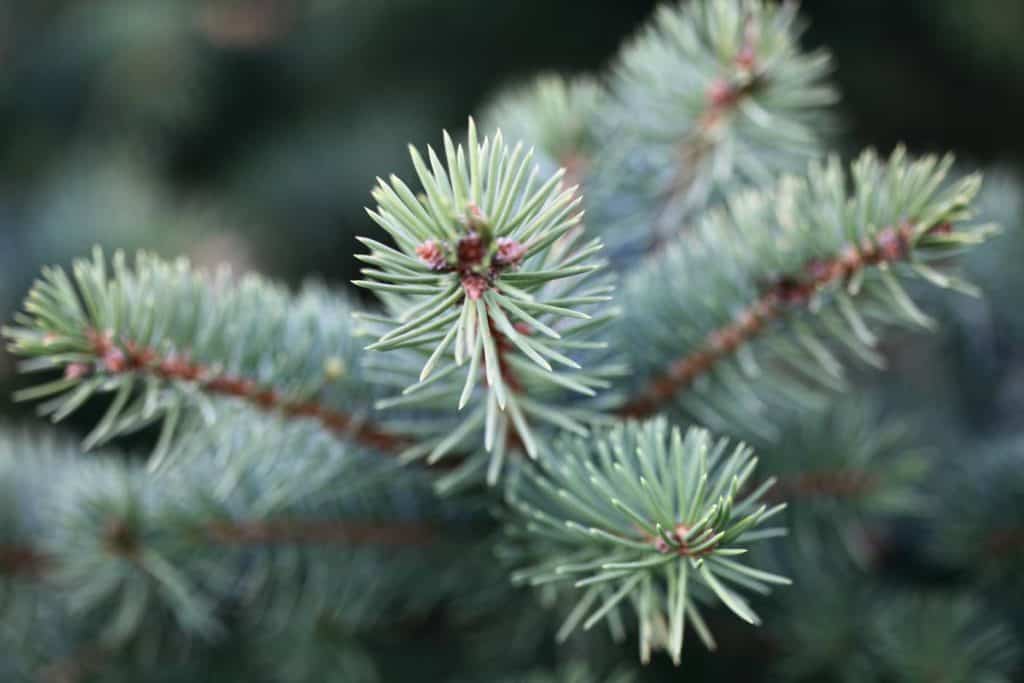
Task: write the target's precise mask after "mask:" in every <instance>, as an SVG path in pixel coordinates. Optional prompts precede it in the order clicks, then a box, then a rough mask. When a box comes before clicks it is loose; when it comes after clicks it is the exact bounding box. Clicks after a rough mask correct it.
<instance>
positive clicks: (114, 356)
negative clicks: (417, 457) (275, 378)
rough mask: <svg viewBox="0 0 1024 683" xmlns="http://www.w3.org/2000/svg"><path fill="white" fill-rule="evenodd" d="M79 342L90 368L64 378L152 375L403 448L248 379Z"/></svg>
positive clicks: (348, 418) (125, 345)
mask: <svg viewBox="0 0 1024 683" xmlns="http://www.w3.org/2000/svg"><path fill="white" fill-rule="evenodd" d="M85 336H86V338H87V339H88V340H89V343H90V345H91V350H92V353H93V355H94V357H95V360H96V363H95V364H93V365H88V364H85V363H82V362H81V361H78V362H75V363H72V364H71V365H68V366H66V367H65V369H64V376H65V378H68V379H80V378H85V377H89V376H90V374H91V373H92V372H94V371H95V372H98V373H102V374H104V375H110V376H116V375H120V374H137V375H152V376H154V377H158V378H160V379H163V380H168V381H171V382H189V383H194V384H195V385H196V386H198V387H199V388H200V389H201V390H202V391H203V392H205V393H208V394H210V395H213V396H224V397H229V398H237V399H241V400H243V401H245V402H247V403H249V404H250V405H253V406H255V407H257V408H260V409H261V410H265V411H268V412H275V413H278V414H280V415H282V416H284V417H286V418H309V419H312V420H315V421H317V422H319V423H320V424H322V425H323V426H324V427H325V428H326V429H328V430H329V431H333V432H336V433H337V434H338V435H340V436H342V437H344V438H349V439H352V440H353V441H355V442H357V443H360V444H362V445H364V446H368V447H371V448H373V449H376V450H379V451H383V452H395V451H398V450H401V449H402V448H404V447H407V446H408V444H409V441H408V438H407V437H404V436H400V435H398V434H394V433H391V432H389V431H387V430H385V429H384V428H382V427H381V426H379V425H376V424H374V423H372V422H370V421H368V420H365V419H359V418H356V417H355V416H353V415H350V414H348V413H346V412H344V411H341V410H333V409H331V408H329V407H327V406H325V405H323V404H322V403H320V402H318V401H316V400H306V401H294V400H291V399H289V398H288V397H287V395H286V394H285V393H284V392H282V391H279V390H276V389H274V388H273V387H268V386H263V385H260V384H258V383H256V382H255V381H253V380H251V379H248V378H244V377H238V376H234V375H230V374H226V373H219V372H217V371H216V370H215V369H213V368H212V367H210V366H206V365H202V364H200V363H197V362H194V361H191V360H189V359H188V358H186V357H184V356H173V355H168V356H161V355H160V354H159V353H158V352H157V351H156V350H155V349H153V348H152V347H140V346H139V345H138V344H137V343H135V342H134V341H133V340H130V339H119V340H118V342H117V343H116V344H115V343H114V341H113V340H112V339H111V337H110V335H109V334H101V333H99V332H97V331H96V330H87V331H86V333H85Z"/></svg>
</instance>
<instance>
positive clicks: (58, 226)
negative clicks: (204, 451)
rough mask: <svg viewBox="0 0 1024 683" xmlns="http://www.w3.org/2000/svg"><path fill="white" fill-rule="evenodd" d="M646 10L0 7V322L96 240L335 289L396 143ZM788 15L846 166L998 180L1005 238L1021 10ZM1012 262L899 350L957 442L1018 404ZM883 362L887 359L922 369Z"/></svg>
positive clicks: (1002, 256)
mask: <svg viewBox="0 0 1024 683" xmlns="http://www.w3.org/2000/svg"><path fill="white" fill-rule="evenodd" d="M654 5H655V2H653V0H630V1H629V2H620V1H612V0H608V1H593V0H559V1H557V2H548V1H546V0H545V1H542V0H516V1H515V2H495V3H486V4H481V3H479V2H477V1H476V0H375V1H374V2H363V1H359V0H180V1H176V2H168V1H167V0H36V1H33V2H23V1H21V0H0V317H2V318H3V319H4V320H9V319H10V315H11V313H12V312H13V310H14V308H15V306H16V305H17V303H18V301H19V300H20V298H21V297H22V296H23V295H24V293H25V291H26V289H27V287H28V285H29V284H30V283H31V280H32V278H33V277H34V276H35V274H36V273H37V272H38V270H39V266H40V265H42V264H45V263H66V262H67V261H68V260H69V259H70V258H71V257H72V256H75V255H79V254H82V253H84V252H85V251H86V250H87V249H88V248H89V247H90V246H91V245H92V244H95V243H99V244H102V245H104V246H105V247H107V248H115V247H120V248H124V249H127V250H129V251H132V250H134V249H136V248H139V247H146V248H149V249H153V250H155V251H157V252H159V253H161V254H163V255H166V256H171V255H176V254H182V253H183V254H187V255H189V256H190V257H191V258H192V259H193V260H194V261H196V262H198V263H201V264H211V265H212V264H215V263H218V262H222V261H227V262H230V263H233V264H234V265H235V266H236V268H237V269H239V270H242V269H258V270H260V271H262V272H264V273H266V274H268V275H271V276H274V277H278V278H281V279H283V280H285V281H287V282H291V283H298V282H299V281H301V280H302V279H304V278H307V277H311V276H313V277H318V278H322V279H325V280H327V281H328V282H334V283H343V282H347V281H348V280H350V279H351V278H352V277H353V276H354V274H355V261H354V260H353V258H352V253H353V251H354V249H355V247H356V242H355V241H354V239H353V235H354V234H358V233H361V232H362V233H366V232H367V231H372V230H373V229H374V228H373V227H372V226H371V223H370V221H369V219H368V218H367V217H366V215H365V213H364V212H363V207H364V206H365V205H366V204H367V202H368V201H369V189H370V187H371V185H372V184H373V182H374V178H375V177H376V176H378V175H384V174H387V173H391V172H396V173H399V174H400V175H402V174H406V175H407V174H408V173H409V172H410V171H411V169H410V168H408V165H409V162H408V160H407V155H406V148H405V145H406V143H407V142H413V143H415V144H417V145H421V144H423V143H426V142H436V141H437V139H438V137H439V136H438V131H439V130H440V129H441V128H443V127H447V128H450V129H453V130H454V129H459V128H460V127H461V126H462V125H464V122H465V116H466V114H467V113H468V112H473V111H479V110H480V109H481V107H482V106H483V105H484V104H485V103H486V102H487V100H488V98H490V97H492V96H494V95H495V94H496V93H497V92H499V91H500V90H501V89H502V88H504V87H507V86H509V85H514V84H515V83H517V82H521V81H524V80H527V79H529V78H530V77H531V76H533V75H535V74H537V73H538V72H542V71H560V72H566V73H576V72H581V71H594V70H597V69H600V68H601V67H602V66H603V65H604V63H605V62H606V61H607V60H608V59H609V58H610V57H611V56H612V54H613V53H614V52H615V50H616V48H617V46H618V45H619V44H620V43H621V41H622V40H623V39H624V38H625V37H626V36H628V35H629V34H630V33H631V32H633V31H634V30H635V29H636V27H637V26H638V24H639V23H640V22H641V21H643V19H644V18H645V17H647V16H648V15H649V13H650V10H651V9H652V7H653V6H654ZM803 13H804V16H805V18H806V19H808V20H809V21H810V24H811V30H810V31H809V32H808V33H807V34H806V35H805V41H806V42H807V44H808V45H807V46H808V47H818V46H822V45H824V46H827V47H828V48H829V49H831V50H833V51H834V53H835V55H836V58H837V62H838V65H839V71H838V74H837V81H838V83H839V85H840V87H841V89H842V92H843V102H842V104H841V106H840V112H841V114H842V116H843V120H842V124H843V128H842V130H843V131H844V134H843V137H842V144H843V149H845V150H847V151H850V152H852V151H853V150H856V149H859V148H860V147H862V146H865V145H876V146H878V147H880V148H881V149H883V150H885V151H887V150H888V149H889V148H891V147H892V146H893V145H894V144H896V143H897V142H899V141H905V142H907V143H908V145H909V146H910V148H911V149H912V151H915V152H925V151H942V150H946V149H952V150H954V151H955V152H957V154H958V156H959V157H960V158H961V159H962V160H963V161H964V162H965V163H966V164H968V165H981V166H984V167H995V168H998V169H999V170H998V172H997V174H996V178H995V182H994V183H992V184H993V185H998V186H999V191H998V192H990V195H991V196H992V197H993V199H992V201H991V202H990V203H991V204H992V205H993V212H994V213H995V214H998V215H997V216H996V217H998V218H1000V219H1002V220H1004V221H1006V220H1008V219H1009V220H1011V221H1012V220H1014V217H1015V216H1016V215H1017V213H1019V210H1020V207H1019V206H1014V205H1013V204H1014V201H1016V200H1015V199H1014V197H1015V196H1017V195H1016V194H1015V193H1016V192H1017V188H1018V186H1019V184H1020V183H1019V181H1018V177H1019V176H1018V175H1016V170H1015V169H1017V168H1019V166H1020V164H1021V162H1022V161H1024V129H1022V127H1021V125H1020V122H1021V121H1024V87H1022V85H1021V84H1024V43H1022V42H1021V41H1020V36H1021V35H1024V3H1022V2H1020V0H973V1H972V2H962V1H959V0H858V1H857V2H849V1H848V0H814V1H813V2H805V3H804V5H803ZM1008 227H1013V226H1008ZM1022 242H1024V240H1020V239H1017V238H1015V237H1013V236H1012V235H1011V236H1009V237H1006V238H1004V239H1003V240H1000V241H998V242H997V243H996V246H994V247H991V248H988V249H987V250H984V252H983V253H982V254H981V255H980V256H979V257H978V258H977V259H976V261H977V263H976V264H975V266H974V268H973V270H975V271H977V275H978V276H981V277H982V278H983V282H982V284H984V285H986V289H987V290H988V292H989V294H990V303H989V305H988V306H987V307H986V308H985V309H984V311H985V312H984V313H981V314H979V313H978V312H977V309H976V307H973V306H972V305H970V304H966V305H964V306H962V312H961V315H963V316H966V315H969V316H972V319H971V320H969V321H963V322H964V326H963V327H959V328H956V327H955V328H954V329H953V330H952V331H951V332H950V334H948V335H946V336H945V337H941V338H939V341H935V342H930V341H929V342H921V341H920V340H916V341H915V342H914V344H915V346H914V348H915V349H918V350H919V349H920V344H921V343H926V344H932V345H934V346H935V347H936V348H935V349H934V350H935V351H936V353H938V354H939V355H938V356H935V357H934V358H939V357H941V358H948V359H951V360H955V361H956V364H955V366H953V365H952V364H951V366H950V371H951V372H953V373H956V374H957V377H955V378H954V379H952V380H949V381H947V382H946V384H945V385H944V386H945V390H946V391H947V393H951V394H956V398H957V400H956V401H954V402H952V403H951V404H950V405H960V406H961V407H963V408H965V409H966V411H967V413H968V414H969V419H971V420H974V421H975V422H977V423H978V424H981V423H983V422H986V421H988V422H989V423H991V414H992V412H993V411H997V412H1002V413H1006V412H1019V411H1017V410H1016V408H1017V407H1018V405H1019V401H1016V402H1015V400H1016V399H1024V379H1022V378H1020V377H1017V379H1016V380H1015V381H1013V382H1012V383H1011V385H1010V386H1009V387H1003V388H999V387H995V388H996V389H998V391H996V392H993V391H992V389H993V384H992V382H993V381H998V382H1000V383H1002V382H1003V381H1004V380H1006V378H1007V377H1009V376H1010V375H1012V374H1013V373H1010V372H1009V370H1010V368H1011V367H1015V366H1013V362H1012V361H1013V359H1014V354H1013V352H1012V348H1013V346H1014V342H1015V340H1016V339H1019V338H1020V337H1019V336H1014V334H1018V335H1019V333H1022V332H1024V330H1021V329H1020V328H1019V327H1016V326H1015V323H1013V322H1012V319H1013V318H1014V316H1013V314H1012V311H1013V310H1014V309H1015V308H1016V307H1017V305H1016V301H1015V300H1016V296H1017V294H1016V292H1019V291H1020V290H1019V288H1015V287H1014V285H1015V284H1019V281H1018V280H1014V279H1013V278H1015V277H1017V275H1016V273H1017V271H1018V270H1019V265H1018V264H1019V259H1014V258H1013V255H1015V254H1020V253H1022V251H1021V249H1022V248H1024V247H1018V246H1017V245H1019V244H1021V243H1022ZM955 314H956V311H952V312H951V315H954V316H955ZM1017 317H1018V318H1024V316H1017ZM980 318H984V319H983V320H982V319H980ZM996 319H999V322H996ZM1003 319H1005V320H1003ZM1003 322H1005V324H1003ZM964 330H966V331H964ZM901 348H902V347H901ZM904 351H906V352H905V353H903V354H902V355H900V354H899V353H897V354H896V360H897V362H901V361H902V362H903V365H904V366H908V367H911V369H912V368H913V367H917V368H918V369H919V370H920V369H921V366H922V365H924V367H925V369H926V370H927V365H928V361H922V360H921V359H922V357H926V356H923V355H922V354H921V353H915V352H914V351H909V350H906V349H904ZM904 356H906V357H904ZM931 362H935V361H934V360H933V361H931ZM943 362H945V361H943ZM904 369H905V370H906V369H907V367H904ZM1020 374H1022V373H1018V375H1020ZM915 376H916V377H917V378H918V380H917V382H916V383H915V382H910V383H909V384H907V383H903V382H899V383H898V386H895V387H894V390H895V394H893V395H894V396H895V397H896V399H894V400H898V396H899V395H900V392H901V391H902V393H903V394H907V393H908V387H909V392H910V393H914V392H917V391H920V390H922V389H923V388H926V389H929V390H938V389H941V388H942V387H936V386H935V385H936V383H941V381H942V380H941V378H940V375H935V374H930V373H928V372H927V371H925V372H923V373H921V372H919V373H917V374H916V375H915ZM941 376H945V375H941ZM889 377H901V375H900V373H896V374H894V375H890V376H889ZM974 380H979V381H978V382H974ZM15 381H16V380H15V379H14V378H13V363H12V361H11V360H10V358H9V357H7V356H5V355H3V354H2V353H0V390H2V391H0V396H2V398H0V414H9V413H12V412H14V411H22V410H25V408H19V407H15V406H13V405H11V404H10V402H9V399H8V396H9V395H10V388H11V386H12V385H13V384H14V382H15ZM961 381H964V382H967V383H966V384H965V385H964V386H960V382H961ZM922 382H923V383H925V384H926V385H928V386H924V387H923V386H922V384H921V383H922ZM1018 385H1019V387H1020V388H1016V387H1018ZM910 398H912V397H910ZM908 402H909V399H908ZM997 404H998V405H997ZM979 421H980V422H979Z"/></svg>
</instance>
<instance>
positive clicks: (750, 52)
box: [736, 44, 757, 71]
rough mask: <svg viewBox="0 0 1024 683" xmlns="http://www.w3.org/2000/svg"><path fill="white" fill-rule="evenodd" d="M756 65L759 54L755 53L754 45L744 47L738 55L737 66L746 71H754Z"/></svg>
mask: <svg viewBox="0 0 1024 683" xmlns="http://www.w3.org/2000/svg"><path fill="white" fill-rule="evenodd" d="M756 63H757V53H756V52H755V51H754V47H753V45H749V44H747V45H744V46H743V49H741V50H740V52H739V54H738V55H736V66H738V67H739V68H741V69H743V70H745V71H753V70H754V65H755V64H756Z"/></svg>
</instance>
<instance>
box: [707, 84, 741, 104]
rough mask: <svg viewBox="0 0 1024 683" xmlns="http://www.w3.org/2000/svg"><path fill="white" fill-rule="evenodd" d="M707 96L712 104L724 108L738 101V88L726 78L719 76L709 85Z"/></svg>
mask: <svg viewBox="0 0 1024 683" xmlns="http://www.w3.org/2000/svg"><path fill="white" fill-rule="evenodd" d="M707 96H708V101H709V102H710V103H711V106H713V107H715V108H716V109H723V108H725V107H728V106H731V105H732V104H733V103H734V102H735V101H736V89H735V88H733V87H732V84H730V83H729V82H728V81H726V80H725V79H722V78H718V79H715V80H714V81H712V83H711V85H709V86H708V91H707Z"/></svg>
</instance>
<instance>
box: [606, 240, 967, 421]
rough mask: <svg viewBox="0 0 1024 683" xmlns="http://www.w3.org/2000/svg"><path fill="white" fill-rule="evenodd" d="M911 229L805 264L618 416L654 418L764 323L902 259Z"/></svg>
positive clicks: (712, 335)
mask: <svg viewBox="0 0 1024 683" xmlns="http://www.w3.org/2000/svg"><path fill="white" fill-rule="evenodd" d="M914 229H915V228H914V226H913V225H912V224H910V223H904V224H902V225H900V226H898V227H889V228H885V229H884V230H882V231H881V232H879V233H878V235H877V236H876V237H875V239H874V240H865V241H864V242H863V243H862V244H861V245H860V246H856V245H848V246H847V247H846V248H845V249H843V251H842V253H841V254H840V255H838V256H836V257H834V258H830V259H824V260H814V261H811V262H809V263H807V264H805V265H804V267H803V269H802V270H801V271H799V272H797V273H792V274H786V275H783V276H781V277H779V278H777V279H776V280H775V281H774V282H773V283H772V284H771V285H770V286H769V287H767V289H766V290H765V291H764V293H762V294H761V295H760V296H759V297H758V298H757V300H756V301H754V302H753V303H752V304H750V305H749V306H747V307H746V308H745V309H743V311H742V312H741V313H740V314H739V315H738V316H736V318H735V319H734V320H733V321H732V322H730V323H728V324H727V325H725V326H723V327H720V328H719V329H717V330H714V331H713V332H711V333H710V334H709V335H708V336H707V337H705V339H704V343H703V344H701V345H700V346H699V347H698V348H697V349H696V350H695V351H693V352H691V353H689V354H687V355H685V356H683V357H681V358H679V359H677V360H676V361H673V362H672V363H671V364H669V365H668V367H666V368H665V370H664V372H662V373H661V374H660V375H659V376H658V377H656V378H655V379H653V380H652V381H651V382H650V383H649V384H648V386H647V387H646V388H645V389H644V390H643V391H642V392H641V393H640V394H639V395H637V396H636V397H635V398H633V399H632V400H631V401H629V402H628V403H626V404H625V405H624V406H623V407H622V408H620V409H619V410H618V413H619V414H620V415H622V416H625V417H647V416H649V415H652V414H654V413H656V412H657V411H658V409H659V408H660V407H661V406H662V405H663V404H664V403H666V402H667V401H668V400H669V399H671V398H672V397H673V396H675V395H676V394H678V393H679V392H681V391H683V390H685V389H686V388H688V387H689V386H690V385H691V384H693V382H694V381H695V380H696V379H697V378H698V377H700V376H701V375H703V374H704V373H706V372H708V371H709V370H710V369H711V368H713V367H714V366H715V364H716V363H718V362H719V361H721V360H723V359H725V358H728V357H730V356H731V355H732V354H733V353H735V352H736V350H737V349H738V348H740V347H741V346H742V345H743V344H745V343H747V342H749V341H750V340H751V339H753V338H754V337H756V336H757V335H758V334H760V333H761V332H762V331H763V330H764V329H765V328H766V327H767V326H768V324H769V323H771V322H772V321H774V320H776V319H777V318H780V317H782V316H783V315H785V314H786V313H788V312H790V311H792V310H794V309H799V308H802V307H805V306H807V304H808V303H809V302H810V301H811V299H812V298H813V297H814V295H815V294H816V293H817V292H818V291H819V290H821V289H822V288H823V287H825V286H827V285H829V284H832V283H835V282H841V281H845V280H848V279H849V278H850V277H851V276H853V275H854V274H855V273H857V272H858V271H861V270H864V269H865V268H867V267H869V266H877V265H880V264H883V263H894V262H897V261H902V260H904V259H906V258H907V256H908V255H909V253H910V240H911V238H912V237H913V233H914ZM948 230H950V226H949V224H947V223H943V224H941V225H937V226H934V227H933V228H931V230H930V232H939V231H948Z"/></svg>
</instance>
